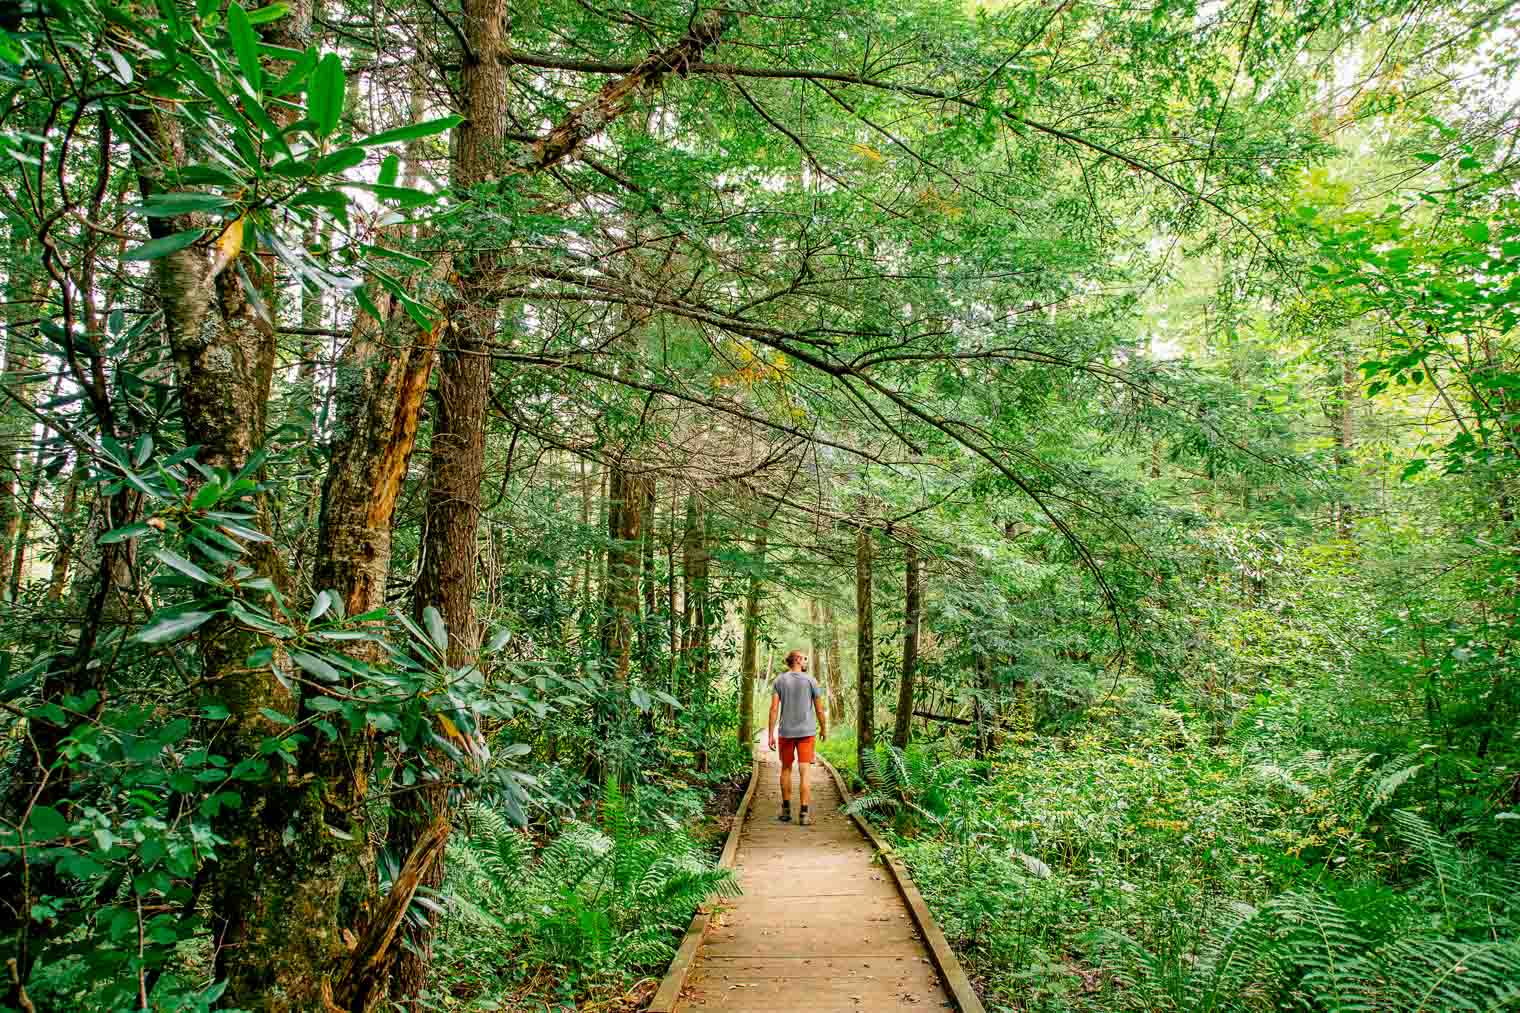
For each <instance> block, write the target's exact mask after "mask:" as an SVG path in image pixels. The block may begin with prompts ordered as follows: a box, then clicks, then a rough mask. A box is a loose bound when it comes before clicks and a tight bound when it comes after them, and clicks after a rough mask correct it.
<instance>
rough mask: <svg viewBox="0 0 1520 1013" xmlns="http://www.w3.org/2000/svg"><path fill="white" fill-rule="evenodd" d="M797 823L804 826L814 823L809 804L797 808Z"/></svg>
mask: <svg viewBox="0 0 1520 1013" xmlns="http://www.w3.org/2000/svg"><path fill="white" fill-rule="evenodd" d="M797 823H798V825H800V826H804V827H809V826H812V825H813V814H812V813H810V812H808V807H807V806H803V807H802V808H801V809H798V810H797Z"/></svg>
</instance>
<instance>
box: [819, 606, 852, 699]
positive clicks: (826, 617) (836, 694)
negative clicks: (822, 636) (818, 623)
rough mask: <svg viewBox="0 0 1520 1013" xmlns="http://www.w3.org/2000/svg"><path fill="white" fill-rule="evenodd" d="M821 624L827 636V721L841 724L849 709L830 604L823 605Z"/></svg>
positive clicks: (836, 630)
mask: <svg viewBox="0 0 1520 1013" xmlns="http://www.w3.org/2000/svg"><path fill="white" fill-rule="evenodd" d="M823 622H824V625H825V626H826V627H827V628H828V635H829V647H828V651H829V720H830V721H833V722H834V723H836V724H841V723H843V722H844V719H845V716H846V715H847V714H848V713H849V708H848V707H847V706H846V705H845V693H844V652H843V651H841V650H840V649H839V622H838V620H836V619H835V618H834V605H833V603H832V602H824V604H823Z"/></svg>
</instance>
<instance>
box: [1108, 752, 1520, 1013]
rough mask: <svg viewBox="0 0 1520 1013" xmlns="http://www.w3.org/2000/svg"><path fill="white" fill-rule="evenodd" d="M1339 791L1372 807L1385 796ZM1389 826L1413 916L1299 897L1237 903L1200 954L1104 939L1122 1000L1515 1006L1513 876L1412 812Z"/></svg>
mask: <svg viewBox="0 0 1520 1013" xmlns="http://www.w3.org/2000/svg"><path fill="white" fill-rule="evenodd" d="M1404 769H1407V768H1400V769H1399V771H1398V772H1396V773H1395V774H1394V775H1384V776H1383V778H1382V779H1383V780H1386V779H1387V777H1390V776H1399V775H1400V774H1401V772H1402V770H1404ZM1290 776H1291V775H1290ZM1347 790H1348V791H1350V792H1351V794H1352V795H1356V796H1357V797H1361V798H1366V799H1369V800H1371V801H1373V802H1377V800H1378V798H1379V797H1381V798H1383V799H1384V801H1386V798H1387V797H1388V795H1390V794H1391V792H1388V791H1386V790H1383V789H1381V788H1380V789H1377V790H1375V791H1374V792H1372V793H1360V792H1358V791H1357V790H1356V787H1355V786H1353V787H1352V788H1350V789H1347ZM1348 797H1350V796H1349V795H1348ZM1378 804H1382V803H1378ZM1369 815H1370V812H1369ZM1389 821H1390V823H1391V824H1392V826H1393V828H1394V833H1395V836H1396V837H1397V838H1398V840H1400V841H1401V842H1402V843H1403V844H1404V845H1405V848H1406V849H1407V851H1408V853H1409V856H1410V860H1411V863H1412V864H1413V865H1414V866H1415V867H1416V868H1418V869H1419V870H1420V871H1421V873H1422V874H1423V878H1422V879H1421V880H1420V881H1419V882H1418V883H1417V884H1416V885H1415V887H1414V888H1413V889H1412V890H1411V891H1410V892H1409V894H1408V895H1407V898H1408V899H1409V900H1412V901H1415V903H1412V904H1409V905H1408V908H1407V910H1408V911H1409V912H1410V914H1411V917H1408V918H1406V919H1404V920H1402V921H1397V920H1395V921H1391V922H1386V921H1385V922H1379V923H1376V924H1372V923H1369V922H1368V921H1366V920H1364V919H1362V918H1359V917H1358V916H1357V915H1355V914H1354V913H1353V912H1352V911H1350V910H1348V909H1347V908H1346V906H1345V905H1344V904H1343V903H1342V901H1341V900H1340V899H1339V898H1338V897H1337V896H1336V895H1335V894H1333V893H1331V892H1329V891H1327V890H1298V891H1291V892H1288V893H1285V894H1282V895H1280V896H1278V897H1275V898H1273V899H1272V900H1271V901H1269V902H1268V903H1267V904H1264V905H1262V906H1261V907H1260V908H1256V907H1251V906H1249V905H1245V904H1236V905H1234V906H1233V907H1232V908H1231V909H1230V910H1228V911H1227V912H1225V913H1224V914H1223V915H1222V916H1221V917H1220V919H1219V921H1218V923H1217V924H1215V925H1214V927H1213V929H1212V930H1211V931H1210V932H1209V933H1208V935H1207V936H1206V938H1205V939H1204V941H1203V943H1202V944H1201V945H1200V946H1199V947H1198V948H1197V952H1183V951H1181V950H1180V949H1179V950H1163V951H1161V952H1152V951H1150V950H1147V949H1146V948H1145V947H1142V946H1140V945H1139V944H1138V943H1136V942H1134V941H1133V940H1131V939H1129V938H1127V937H1124V936H1122V935H1118V934H1109V935H1106V936H1103V937H1102V938H1101V944H1102V947H1103V949H1104V950H1106V951H1107V953H1108V955H1109V958H1110V961H1111V964H1112V967H1113V969H1114V974H1115V978H1116V979H1117V980H1118V982H1119V983H1120V984H1121V985H1123V986H1124V989H1125V994H1126V998H1127V999H1128V1000H1130V1001H1131V1002H1132V1004H1133V1006H1134V1008H1137V1009H1144V1010H1147V1011H1160V1010H1176V1011H1179V1013H1181V1011H1186V1013H1236V1011H1241V1013H1244V1011H1248V1010H1249V1011H1254V1010H1266V1009H1306V1010H1314V1011H1324V1013H1406V1011H1407V1013H1417V1011H1423V1013H1447V1011H1452V1013H1476V1011H1485V1013H1488V1011H1499V1010H1520V942H1516V941H1514V940H1512V939H1505V938H1503V936H1502V932H1503V931H1505V930H1507V929H1508V928H1509V927H1510V926H1512V925H1513V923H1514V918H1515V916H1516V915H1517V914H1520V893H1517V892H1516V891H1515V890H1514V889H1513V887H1514V885H1515V883H1514V879H1513V877H1512V876H1509V875H1507V874H1506V875H1494V874H1492V873H1486V872H1484V871H1483V870H1482V869H1481V868H1480V867H1479V866H1478V865H1477V864H1476V863H1474V862H1471V861H1469V860H1467V859H1466V858H1464V856H1463V855H1462V853H1461V851H1460V850H1459V849H1458V848H1457V847H1456V846H1455V844H1453V843H1452V841H1451V840H1449V839H1448V838H1446V837H1445V836H1443V835H1442V834H1441V833H1439V832H1438V831H1437V830H1436V829H1435V828H1434V827H1432V826H1431V825H1430V824H1429V823H1428V822H1426V821H1425V820H1423V819H1422V818H1420V817H1419V816H1418V815H1416V814H1414V813H1410V812H1407V811H1402V810H1398V811H1394V812H1392V813H1390V814H1389ZM1422 897H1423V898H1425V904H1424V905H1423V906H1421V905H1420V904H1419V903H1418V901H1419V900H1420V898H1422ZM1385 910H1396V908H1387V909H1385Z"/></svg>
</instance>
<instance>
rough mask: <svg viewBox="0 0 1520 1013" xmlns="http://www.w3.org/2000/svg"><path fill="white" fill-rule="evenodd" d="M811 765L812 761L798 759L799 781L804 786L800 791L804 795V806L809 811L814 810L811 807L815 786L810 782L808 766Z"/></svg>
mask: <svg viewBox="0 0 1520 1013" xmlns="http://www.w3.org/2000/svg"><path fill="white" fill-rule="evenodd" d="M811 766H812V764H811V763H803V762H802V761H801V760H799V761H797V781H798V783H799V784H800V785H801V786H802V791H801V792H800V794H801V796H802V798H801V803H802V808H803V809H806V810H807V811H808V812H812V811H813V810H812V808H811V805H812V801H813V786H812V785H811V784H809V783H808V768H809V767H811ZM783 794H784V793H783Z"/></svg>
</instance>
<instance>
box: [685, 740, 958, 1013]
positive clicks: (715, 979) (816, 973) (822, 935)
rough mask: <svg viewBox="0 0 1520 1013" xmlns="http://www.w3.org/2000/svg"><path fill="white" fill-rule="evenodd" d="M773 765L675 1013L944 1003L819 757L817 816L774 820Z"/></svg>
mask: <svg viewBox="0 0 1520 1013" xmlns="http://www.w3.org/2000/svg"><path fill="white" fill-rule="evenodd" d="M779 773H780V766H779V762H778V760H777V757H776V755H775V754H774V753H768V752H767V753H763V754H762V756H761V762H760V771H759V777H760V783H759V785H758V786H757V788H756V791H755V799H754V804H753V805H752V806H751V807H750V810H749V814H748V818H747V819H746V821H745V825H744V828H743V830H742V831H741V837H740V842H739V851H738V858H737V866H736V871H737V874H738V877H739V882H740V885H741V886H742V887H743V889H744V893H743V894H742V895H741V896H740V897H738V898H736V899H734V900H732V901H729V902H726V903H725V904H724V905H723V908H722V912H721V914H720V915H719V917H718V919H717V921H716V924H715V925H714V926H713V928H712V929H711V930H710V931H709V933H708V935H707V938H706V940H705V941H704V942H703V944H702V948H701V950H700V951H699V952H698V955H697V963H696V966H695V968H694V969H693V970H692V973H691V977H690V978H689V979H688V981H687V986H686V989H685V991H684V993H683V996H682V1001H681V1004H680V1006H678V1007H677V1008H678V1009H679V1010H680V1011H682V1013H715V1011H727V1013H740V1011H746V1013H747V1011H757V1013H758V1011H760V1010H765V1011H767V1013H769V1011H773V1010H776V1009H785V1008H791V1007H793V1006H797V1007H805V1008H807V1009H808V1010H810V1011H813V1013H843V1011H852V1013H853V1011H858V1010H872V1011H875V1010H920V1011H927V1010H937V1009H948V1008H950V1006H951V1004H950V1001H949V998H948V996H947V994H946V993H945V991H944V989H943V987H942V986H941V984H940V982H939V979H938V976H937V974H936V972H935V970H934V966H933V964H932V963H930V960H929V951H928V949H927V948H926V947H925V945H924V943H923V940H922V939H921V938H920V937H919V934H918V932H917V929H916V928H915V927H914V925H913V921H912V919H911V918H910V916H909V914H908V909H907V907H906V905H905V904H904V903H903V901H902V898H901V897H900V896H899V895H898V893H897V890H896V888H895V887H894V886H893V883H892V880H891V877H890V876H889V875H888V874H887V873H886V871H885V870H883V869H882V867H881V866H880V865H879V864H878V863H877V862H876V861H875V856H874V854H873V852H872V848H871V846H870V845H869V843H868V842H867V841H866V840H865V838H864V837H862V836H861V834H860V831H859V830H858V829H857V828H856V827H855V825H854V824H853V823H852V822H851V820H850V818H849V817H848V816H846V815H845V814H844V813H843V812H841V811H840V807H841V806H842V804H843V802H842V799H841V798H840V795H839V791H838V789H837V788H836V787H835V785H834V783H833V781H832V779H830V777H829V776H828V773H827V772H826V771H825V770H823V769H822V765H821V764H814V765H813V768H812V777H811V781H812V785H813V805H814V808H815V810H816V814H817V822H816V823H814V824H812V825H810V826H799V825H798V824H797V823H796V822H792V823H782V822H780V821H778V820H777V819H776V814H777V813H778V812H779V811H780V807H781V790H780V785H779V780H778V775H779Z"/></svg>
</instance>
